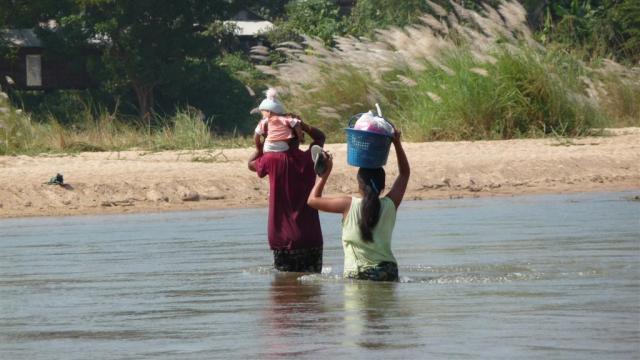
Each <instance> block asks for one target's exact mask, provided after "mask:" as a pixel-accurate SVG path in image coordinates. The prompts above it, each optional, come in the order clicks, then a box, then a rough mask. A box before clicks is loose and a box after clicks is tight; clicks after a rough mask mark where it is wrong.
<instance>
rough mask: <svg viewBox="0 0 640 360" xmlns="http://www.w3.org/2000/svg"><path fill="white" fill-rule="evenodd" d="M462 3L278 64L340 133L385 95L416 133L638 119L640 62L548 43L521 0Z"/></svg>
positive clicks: (308, 104) (529, 133)
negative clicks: (532, 28)
mask: <svg viewBox="0 0 640 360" xmlns="http://www.w3.org/2000/svg"><path fill="white" fill-rule="evenodd" d="M452 7H453V8H454V9H455V12H453V13H450V14H449V15H448V16H444V15H443V16H439V17H438V18H436V17H433V16H431V15H425V16H424V17H423V19H422V20H423V23H424V25H418V26H409V27H406V28H403V29H400V28H391V29H386V30H381V31H379V32H378V37H377V39H376V40H375V41H372V40H368V39H354V38H339V39H337V40H336V42H337V44H338V46H337V48H335V49H329V48H326V47H324V46H322V44H321V43H319V42H318V41H315V40H313V39H308V40H307V47H308V48H307V51H306V53H304V54H303V55H300V54H299V52H297V53H296V52H292V54H291V55H292V56H291V57H290V62H289V63H288V64H285V65H281V66H279V67H277V68H276V69H272V70H274V71H275V73H276V77H277V79H278V80H279V83H280V87H281V90H282V92H283V93H288V94H289V96H288V97H287V98H286V104H287V106H288V107H289V109H290V110H291V111H294V112H295V111H298V109H301V110H299V111H300V112H301V113H302V115H303V116H304V117H306V118H307V119H308V120H310V121H311V122H313V123H314V124H315V125H317V126H318V127H320V128H322V129H325V130H327V131H328V132H329V135H330V139H331V140H334V141H342V140H343V139H344V135H343V133H342V128H343V127H344V126H346V122H347V119H349V117H350V116H351V115H353V114H355V113H358V112H362V111H366V110H369V109H374V104H375V103H376V102H378V103H380V104H381V105H382V109H383V113H384V114H383V115H385V116H387V117H389V118H390V119H391V120H392V121H393V122H394V123H396V125H398V126H399V127H400V128H401V129H402V130H404V134H405V136H406V137H407V138H409V139H411V140H416V141H422V140H430V139H448V140H460V139H469V140H473V139H510V138H518V137H536V136H545V135H547V134H551V135H553V136H579V135H582V134H584V133H586V132H588V131H590V129H592V128H598V127H603V126H612V125H617V126H624V125H638V121H639V120H638V119H639V117H638V114H639V113H638V106H639V105H638V103H640V102H639V101H637V100H638V97H640V88H639V85H638V84H640V71H639V69H637V68H634V69H631V68H626V67H623V66H621V65H619V64H616V63H614V62H612V61H605V62H604V63H602V64H585V63H583V62H582V61H580V60H579V59H577V58H575V57H573V56H572V55H570V54H569V53H567V52H564V51H562V50H557V49H555V50H554V49H546V48H544V47H543V46H542V45H541V44H539V43H538V42H536V41H535V39H534V38H533V36H532V35H531V33H530V32H529V30H528V28H527V25H526V12H525V11H524V9H523V8H522V6H521V5H520V4H518V3H517V2H514V1H506V2H504V3H503V4H502V5H501V6H500V7H499V8H498V9H492V8H490V7H485V11H484V12H482V13H478V12H474V11H471V10H468V9H464V8H462V7H460V6H459V5H457V4H455V3H452ZM280 50H281V51H282V47H280ZM285 52H286V50H285Z"/></svg>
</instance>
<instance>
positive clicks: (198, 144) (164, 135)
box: [0, 95, 250, 155]
mask: <svg viewBox="0 0 640 360" xmlns="http://www.w3.org/2000/svg"><path fill="white" fill-rule="evenodd" d="M83 119H84V120H82V121H76V122H75V123H73V124H72V125H71V126H62V125H61V124H60V123H59V122H58V121H57V120H56V119H55V118H53V117H51V118H49V119H48V120H47V121H44V122H36V121H33V120H32V119H31V117H30V116H29V115H28V114H25V113H24V112H22V111H21V110H19V109H15V108H14V107H13V106H11V104H10V103H9V101H8V99H7V98H6V95H5V96H3V97H0V155H16V154H32V155H33V154H38V153H45V152H46V153H75V152H81V151H121V150H129V149H141V150H149V151H157V150H170V149H171V150H173V149H193V150H195V149H207V148H216V147H235V146H248V145H249V144H250V140H249V139H248V138H244V137H240V136H225V137H220V136H216V135H214V134H212V133H211V131H210V130H209V124H208V123H209V120H207V119H204V117H203V116H202V115H201V114H200V113H199V112H196V111H193V110H189V109H187V110H180V111H177V112H176V115H174V116H173V117H168V118H160V119H156V123H159V124H160V125H159V126H155V127H153V128H148V127H147V126H145V125H143V124H139V125H131V124H130V121H127V122H125V121H123V120H122V119H118V118H117V117H116V116H115V115H113V114H110V113H108V112H106V111H102V112H100V113H99V114H98V115H91V112H87V113H86V114H85V117H84V118H83Z"/></svg>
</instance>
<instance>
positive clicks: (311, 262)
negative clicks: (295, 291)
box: [273, 247, 322, 273]
mask: <svg viewBox="0 0 640 360" xmlns="http://www.w3.org/2000/svg"><path fill="white" fill-rule="evenodd" d="M273 266H274V267H275V268H276V269H277V270H279V271H292V272H310V273H320V272H322V248H321V247H319V248H310V249H297V250H286V249H280V250H273Z"/></svg>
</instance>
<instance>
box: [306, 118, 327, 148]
mask: <svg viewBox="0 0 640 360" xmlns="http://www.w3.org/2000/svg"><path fill="white" fill-rule="evenodd" d="M300 127H301V129H302V131H304V132H306V133H307V134H309V136H310V137H311V140H312V141H311V144H309V148H311V146H313V145H318V146H320V147H322V146H324V140H325V136H324V133H323V132H322V131H320V129H318V128H316V127H313V126H311V125H309V124H307V123H305V122H304V121H301V122H300Z"/></svg>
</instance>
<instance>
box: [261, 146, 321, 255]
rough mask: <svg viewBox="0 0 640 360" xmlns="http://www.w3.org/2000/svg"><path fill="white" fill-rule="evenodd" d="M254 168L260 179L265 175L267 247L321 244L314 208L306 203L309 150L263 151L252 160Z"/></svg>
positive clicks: (310, 184)
mask: <svg viewBox="0 0 640 360" xmlns="http://www.w3.org/2000/svg"><path fill="white" fill-rule="evenodd" d="M255 167H256V172H257V173H258V176H260V177H261V178H262V177H265V176H266V175H269V224H268V234H269V247H271V249H272V250H274V249H288V250H293V249H307V248H314V247H322V230H321V229H320V218H319V216H318V210H315V209H312V208H311V207H309V206H308V205H307V198H308V197H309V194H310V193H311V189H313V185H314V184H315V181H316V173H315V172H314V171H313V161H312V160H311V151H309V150H307V151H302V150H300V149H298V148H291V149H289V150H288V151H285V152H267V153H264V154H263V155H262V156H261V157H259V158H258V159H256V162H255Z"/></svg>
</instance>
